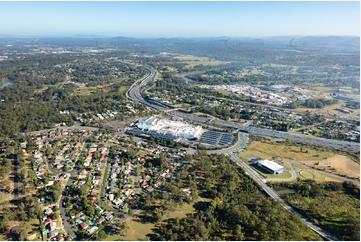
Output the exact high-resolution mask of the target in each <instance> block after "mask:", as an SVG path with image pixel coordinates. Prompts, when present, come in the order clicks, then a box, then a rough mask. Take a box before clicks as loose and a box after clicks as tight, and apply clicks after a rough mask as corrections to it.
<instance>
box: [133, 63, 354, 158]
mask: <svg viewBox="0 0 361 242" xmlns="http://www.w3.org/2000/svg"><path fill="white" fill-rule="evenodd" d="M145 70H147V72H148V74H147V75H146V76H145V77H143V78H141V79H140V80H138V81H136V82H135V83H133V85H132V86H131V87H130V88H129V90H128V92H127V97H128V98H129V99H131V100H133V101H135V102H140V103H143V104H145V105H147V106H149V107H151V108H153V109H156V110H159V111H164V110H169V109H170V108H169V107H166V106H165V105H161V104H159V103H160V102H158V103H156V102H150V101H147V100H146V99H144V98H143V97H142V95H141V94H140V89H141V88H142V87H144V86H146V85H147V83H148V82H151V81H153V80H154V77H155V76H156V71H155V70H154V69H153V68H151V67H149V66H147V67H145ZM171 113H172V114H173V115H175V116H178V117H182V118H183V119H187V120H191V121H196V122H200V123H208V122H209V118H208V117H202V116H199V115H195V114H192V113H187V112H182V111H178V110H177V111H173V112H171ZM211 124H212V125H215V126H220V127H224V128H231V129H237V130H239V131H244V132H248V133H249V134H251V135H255V136H263V137H270V138H275V139H283V140H291V141H293V142H297V143H304V144H310V145H318V146H326V147H331V148H334V149H337V150H342V151H348V152H353V153H358V152H360V144H359V143H355V142H348V141H340V140H332V139H325V138H318V137H314V136H307V135H302V134H295V133H287V132H281V131H276V130H270V129H264V128H258V127H252V126H246V125H242V124H239V123H232V122H227V121H223V120H213V121H212V122H211Z"/></svg>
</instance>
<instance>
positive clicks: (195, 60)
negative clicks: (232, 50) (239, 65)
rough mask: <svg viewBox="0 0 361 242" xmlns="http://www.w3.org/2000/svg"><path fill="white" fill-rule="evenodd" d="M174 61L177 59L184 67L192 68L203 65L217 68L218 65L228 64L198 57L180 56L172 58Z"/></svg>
mask: <svg viewBox="0 0 361 242" xmlns="http://www.w3.org/2000/svg"><path fill="white" fill-rule="evenodd" d="M174 58H175V59H178V60H180V61H182V62H183V63H185V64H186V67H189V68H192V67H194V66H197V65H205V66H217V65H220V64H225V63H228V62H226V61H218V60H212V59H209V58H208V57H198V56H192V55H182V56H177V57H174Z"/></svg>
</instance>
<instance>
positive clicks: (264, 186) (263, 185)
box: [228, 153, 338, 241]
mask: <svg viewBox="0 0 361 242" xmlns="http://www.w3.org/2000/svg"><path fill="white" fill-rule="evenodd" d="M228 156H229V157H230V158H231V159H232V160H233V161H234V162H235V163H236V164H237V165H238V166H240V167H242V169H243V170H244V171H245V172H246V174H247V175H249V176H250V177H252V178H253V180H254V181H256V182H257V183H258V185H260V187H261V188H262V189H263V191H265V192H266V193H267V194H268V195H269V196H270V197H272V198H273V199H275V200H276V201H278V202H279V203H280V204H281V205H282V206H283V207H284V208H285V209H287V210H289V211H290V212H291V213H293V214H297V215H299V216H300V217H301V219H302V220H303V221H304V222H305V223H306V224H307V225H308V227H310V228H311V229H312V230H313V231H315V232H316V233H318V234H319V235H321V236H322V237H323V238H325V239H327V240H332V241H333V240H338V239H337V238H336V237H334V236H333V235H331V234H329V233H328V232H326V231H324V230H323V229H321V228H320V227H318V226H317V225H315V224H313V223H311V222H310V221H309V220H308V219H307V218H306V217H304V216H303V215H302V214H300V213H298V212H297V211H296V210H295V209H294V208H292V207H291V206H289V205H287V204H286V202H285V201H284V200H283V199H282V198H281V197H280V196H279V195H278V193H277V192H276V191H275V190H273V189H272V188H271V187H269V186H268V185H267V184H266V183H265V180H264V179H262V178H261V177H260V176H259V175H258V173H257V172H256V171H254V170H253V169H252V168H251V167H250V166H249V165H248V164H247V163H245V162H244V161H242V160H241V159H240V158H239V157H238V156H237V155H236V154H234V153H233V154H232V153H231V154H228Z"/></svg>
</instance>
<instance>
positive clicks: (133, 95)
mask: <svg viewBox="0 0 361 242" xmlns="http://www.w3.org/2000/svg"><path fill="white" fill-rule="evenodd" d="M145 69H146V70H147V71H148V72H149V74H148V75H147V76H145V77H144V78H142V79H140V80H139V81H136V82H135V83H134V84H133V85H132V86H131V87H130V89H129V90H128V92H127V97H128V98H129V99H132V100H133V101H135V102H140V103H143V104H145V105H147V106H149V107H152V108H154V109H156V110H160V111H161V110H166V109H167V108H166V107H164V106H161V105H157V104H156V103H153V102H152V103H150V102H147V101H146V100H145V99H144V98H143V97H142V95H141V94H140V88H142V87H144V86H145V85H147V82H149V81H153V80H154V77H155V75H156V71H155V70H154V69H153V68H151V67H145ZM173 114H175V115H176V116H179V117H183V118H185V119H191V120H195V121H198V122H203V123H207V122H209V118H207V117H201V116H198V115H194V114H190V113H185V112H180V111H174V112H173ZM212 123H213V124H216V125H219V126H223V127H227V128H233V129H238V130H239V131H245V132H247V133H249V134H252V135H257V136H267V137H272V138H280V139H286V140H292V141H295V142H300V143H308V144H315V145H321V146H329V147H333V148H336V149H341V150H347V151H353V152H359V144H353V143H350V142H340V141H334V140H326V139H321V138H316V137H307V136H304V135H296V134H289V133H284V132H279V131H273V130H267V129H262V128H256V127H249V126H242V125H239V124H236V123H229V122H226V121H222V120H213V121H212ZM241 144H242V139H239V140H238V141H237V142H236V144H235V145H233V146H232V147H229V148H226V149H224V150H217V151H211V152H212V153H224V154H226V155H228V156H229V157H230V158H231V159H232V160H233V161H234V162H235V163H236V164H237V165H238V166H240V167H242V168H243V170H244V171H245V172H246V174H248V175H249V176H250V177H252V178H253V179H254V180H255V182H256V183H257V184H259V186H260V187H261V188H262V189H263V190H264V191H265V192H266V193H267V194H268V195H269V196H270V197H272V198H273V199H275V200H277V201H278V202H280V203H281V205H282V206H283V207H284V208H285V209H287V210H289V211H290V212H291V213H293V214H298V215H299V216H300V217H301V219H302V220H303V221H304V222H305V223H306V224H307V225H308V227H310V228H311V229H312V230H314V231H315V232H316V233H318V234H319V235H321V236H322V237H323V238H325V239H327V240H338V239H337V238H336V237H334V236H333V235H331V234H329V233H328V232H326V231H324V230H323V229H321V228H320V227H318V226H316V225H314V224H313V223H311V222H310V221H309V220H308V219H307V218H305V217H304V216H303V215H301V214H299V213H298V212H297V211H296V210H295V209H294V208H292V207H291V206H289V205H287V204H286V202H285V201H284V200H283V199H282V198H281V197H280V196H279V195H278V193H277V192H276V191H274V190H273V189H272V188H271V187H269V186H268V185H267V184H266V181H265V180H264V179H263V178H261V177H260V176H259V174H258V173H257V172H255V171H254V170H253V169H252V168H251V167H250V166H249V165H248V164H246V163H245V162H244V161H242V160H241V159H240V158H239V157H238V155H237V153H238V152H237V151H238V150H239V149H240V148H242V146H243V145H241Z"/></svg>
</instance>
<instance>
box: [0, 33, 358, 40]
mask: <svg viewBox="0 0 361 242" xmlns="http://www.w3.org/2000/svg"><path fill="white" fill-rule="evenodd" d="M294 37H298V38H299V37H325V38H327V37H350V38H351V37H355V38H356V37H357V38H360V35H317V34H315V35H268V36H202V37H200V36H189V37H181V36H169V37H161V36H149V37H146V36H144V37H142V36H140V37H134V36H123V35H114V36H112V35H109V36H107V35H91V34H89V35H6V34H0V38H19V39H21V38H24V39H26V38H79V39H82V38H84V39H86V38H106V39H111V38H126V39H222V38H227V39H242V38H247V39H248V38H259V39H263V38H294Z"/></svg>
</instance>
